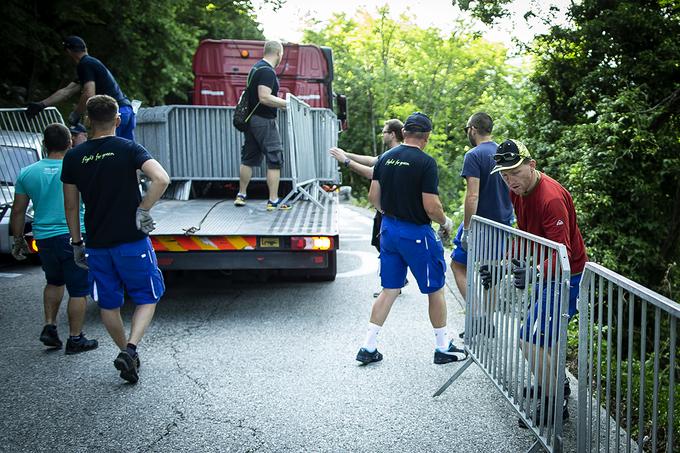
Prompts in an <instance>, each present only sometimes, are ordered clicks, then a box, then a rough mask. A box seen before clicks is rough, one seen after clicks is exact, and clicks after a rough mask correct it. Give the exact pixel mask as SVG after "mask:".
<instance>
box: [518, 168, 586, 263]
mask: <svg viewBox="0 0 680 453" xmlns="http://www.w3.org/2000/svg"><path fill="white" fill-rule="evenodd" d="M510 199H511V200H512V205H513V206H514V208H515V214H516V215H517V226H518V227H519V229H520V230H522V231H526V232H527V233H531V234H535V235H536V236H541V237H544V238H546V239H550V240H551V241H555V242H559V243H560V244H564V245H565V247H566V248H567V255H568V257H569V266H570V267H571V274H572V275H574V274H578V273H580V272H582V271H583V268H584V267H585V265H586V261H588V256H587V255H586V246H585V244H584V243H583V237H582V236H581V232H580V231H579V229H578V225H577V224H576V210H575V209H574V201H573V200H572V199H571V195H570V194H569V192H567V190H566V189H565V188H564V187H562V186H561V185H560V183H558V182H557V181H555V180H554V179H552V178H551V177H550V176H548V175H546V174H545V173H541V179H540V181H539V182H538V184H537V185H536V187H534V189H533V190H532V191H531V192H530V193H529V194H528V195H522V196H521V195H516V194H515V193H514V192H512V191H510ZM546 265H547V264H546ZM546 275H547V274H546Z"/></svg>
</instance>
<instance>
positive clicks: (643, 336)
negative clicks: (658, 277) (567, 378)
mask: <svg viewBox="0 0 680 453" xmlns="http://www.w3.org/2000/svg"><path fill="white" fill-rule="evenodd" d="M579 313H580V315H579V332H578V333H579V347H578V382H579V386H578V425H577V439H578V440H577V441H578V451H579V453H580V452H589V451H593V450H594V451H598V452H600V451H607V452H609V451H616V452H618V451H626V452H630V451H650V452H662V451H663V452H667V453H671V452H678V451H680V433H678V430H677V427H678V426H679V425H680V423H678V422H679V420H678V417H680V401H679V400H680V385H678V384H676V382H677V381H676V380H675V379H676V377H675V373H676V372H677V371H676V367H678V366H679V365H680V364H678V363H676V359H677V355H678V343H677V341H678V338H677V327H678V320H679V319H680V304H678V303H676V302H673V301H671V300H670V299H667V298H666V297H663V296H661V295H659V294H657V293H655V292H653V291H651V290H649V289H647V288H645V287H643V286H641V285H638V284H637V283H635V282H633V281H631V280H628V279H627V278H625V277H622V276H621V275H619V274H617V273H615V272H612V271H611V270H609V269H607V268H605V267H602V266H600V265H598V264H595V263H587V264H586V268H585V270H584V272H583V278H582V280H581V289H580V300H579ZM666 327H667V328H668V330H667V332H670V337H661V330H662V328H663V329H666ZM674 424H675V427H674Z"/></svg>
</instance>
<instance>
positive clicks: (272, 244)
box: [260, 238, 280, 249]
mask: <svg viewBox="0 0 680 453" xmlns="http://www.w3.org/2000/svg"><path fill="white" fill-rule="evenodd" d="M260 247H262V248H269V249H273V248H276V249H277V248H279V247H280V239H279V238H260Z"/></svg>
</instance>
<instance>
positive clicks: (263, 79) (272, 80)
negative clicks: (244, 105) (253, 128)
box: [248, 60, 279, 118]
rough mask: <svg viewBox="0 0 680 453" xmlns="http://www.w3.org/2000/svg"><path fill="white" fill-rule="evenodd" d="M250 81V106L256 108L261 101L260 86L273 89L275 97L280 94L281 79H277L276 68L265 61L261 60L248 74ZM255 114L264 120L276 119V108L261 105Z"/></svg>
mask: <svg viewBox="0 0 680 453" xmlns="http://www.w3.org/2000/svg"><path fill="white" fill-rule="evenodd" d="M256 69H257V70H256ZM248 79H249V80H250V85H248V105H249V106H255V105H256V104H257V103H258V102H259V101H260V98H259V96H258V95H257V87H258V86H259V85H264V86H266V87H269V88H271V89H272V95H273V96H276V95H277V94H279V79H278V78H277V77H276V73H275V72H274V68H272V66H271V65H270V64H269V63H267V62H266V61H264V60H260V61H258V62H257V63H255V64H254V65H253V67H252V68H251V69H250V73H249V74H248ZM254 114H255V115H257V116H261V117H263V118H276V107H267V106H266V105H262V104H260V105H258V106H257V108H256V109H255V113H254Z"/></svg>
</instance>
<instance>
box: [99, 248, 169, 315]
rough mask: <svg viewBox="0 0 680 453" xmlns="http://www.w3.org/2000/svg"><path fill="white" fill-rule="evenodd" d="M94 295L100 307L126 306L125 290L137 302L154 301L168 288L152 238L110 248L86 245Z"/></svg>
mask: <svg viewBox="0 0 680 453" xmlns="http://www.w3.org/2000/svg"><path fill="white" fill-rule="evenodd" d="M86 252H87V264H88V266H89V267H90V285H91V291H92V298H93V299H94V300H95V301H97V303H98V304H99V307H100V308H105V309H107V310H113V309H115V308H120V307H122V306H123V302H124V291H127V293H128V295H129V296H130V298H131V299H132V301H133V302H134V303H135V304H136V305H142V304H155V303H157V302H158V301H159V300H160V298H161V296H162V295H163V293H164V292H165V283H164V282H163V274H161V271H160V269H158V261H157V260H156V253H154V251H153V247H152V246H151V241H150V240H149V238H148V237H147V238H144V239H141V240H139V241H135V242H126V243H124V244H119V245H117V246H115V247H109V248H87V249H86Z"/></svg>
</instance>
